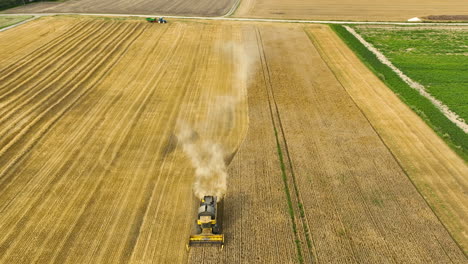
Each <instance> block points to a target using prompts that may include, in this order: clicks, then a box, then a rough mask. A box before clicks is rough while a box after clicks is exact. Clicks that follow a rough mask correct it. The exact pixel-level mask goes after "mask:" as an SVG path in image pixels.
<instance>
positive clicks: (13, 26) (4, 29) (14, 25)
mask: <svg viewBox="0 0 468 264" xmlns="http://www.w3.org/2000/svg"><path fill="white" fill-rule="evenodd" d="M239 1H240V0H239ZM0 16H3V15H0ZM9 16H11V15H9ZM39 17H41V16H37V15H33V17H31V18H29V19H26V20H23V21H20V22H18V23H15V24H13V25H9V26H7V27H4V28H1V29H0V32H3V31H7V30H8V29H12V28H15V27H17V26H20V25H23V24H26V23H28V22H30V21H33V20H35V19H38V18H39Z"/></svg>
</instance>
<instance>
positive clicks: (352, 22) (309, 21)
mask: <svg viewBox="0 0 468 264" xmlns="http://www.w3.org/2000/svg"><path fill="white" fill-rule="evenodd" d="M25 15H31V16H37V17H42V16H61V15H63V16H66V15H79V16H97V17H142V18H145V17H152V16H159V17H161V16H163V17H165V18H174V19H194V20H224V21H251V22H276V23H303V24H338V25H399V26H468V23H412V22H411V23H410V22H371V21H336V20H298V19H271V18H241V17H224V16H218V17H203V16H171V15H164V14H148V15H142V14H105V13H103V14H96V13H21V14H0V16H25Z"/></svg>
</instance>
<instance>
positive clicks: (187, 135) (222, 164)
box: [176, 42, 258, 200]
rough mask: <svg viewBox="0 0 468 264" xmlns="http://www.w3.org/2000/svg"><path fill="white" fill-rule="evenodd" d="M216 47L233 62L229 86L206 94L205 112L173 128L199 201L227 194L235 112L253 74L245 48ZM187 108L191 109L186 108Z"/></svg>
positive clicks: (252, 61)
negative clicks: (230, 144) (188, 162)
mask: <svg viewBox="0 0 468 264" xmlns="http://www.w3.org/2000/svg"><path fill="white" fill-rule="evenodd" d="M220 45H222V46H220V47H218V48H219V49H218V50H220V51H221V52H220V53H221V56H226V58H227V59H229V61H230V63H232V69H233V72H232V77H231V83H230V87H229V88H228V89H225V90H226V91H224V92H223V93H222V94H219V95H210V96H209V95H207V96H206V97H204V98H203V99H202V100H201V102H197V103H203V104H206V113H205V115H203V116H202V118H198V119H197V120H192V122H190V120H186V119H185V118H186V117H180V118H179V120H178V122H177V126H176V136H177V141H178V144H180V146H182V150H183V152H184V153H185V155H186V156H187V157H188V158H189V159H190V162H191V164H192V166H193V168H194V169H195V177H194V183H193V192H194V194H195V196H196V197H197V198H199V199H201V198H203V196H205V195H213V196H217V197H218V199H219V200H221V199H223V198H224V196H225V195H226V191H227V179H228V173H227V166H228V165H229V164H228V163H229V162H230V159H232V157H233V155H234V153H235V152H236V151H237V150H235V149H234V150H233V149H232V146H231V147H230V148H229V146H227V143H228V142H229V140H230V138H229V137H230V136H236V135H232V131H233V130H234V129H235V127H236V123H237V122H238V120H237V119H238V118H239V117H238V116H237V115H238V113H237V109H238V107H239V104H240V103H242V102H245V100H246V99H247V87H248V85H249V82H250V80H251V77H252V76H251V75H252V74H253V73H254V72H255V70H256V69H255V67H256V66H255V65H256V61H257V60H256V59H255V58H257V57H258V56H256V54H251V52H248V50H249V49H247V47H245V46H243V45H240V44H238V43H234V42H229V43H223V44H220ZM189 108H190V107H189Z"/></svg>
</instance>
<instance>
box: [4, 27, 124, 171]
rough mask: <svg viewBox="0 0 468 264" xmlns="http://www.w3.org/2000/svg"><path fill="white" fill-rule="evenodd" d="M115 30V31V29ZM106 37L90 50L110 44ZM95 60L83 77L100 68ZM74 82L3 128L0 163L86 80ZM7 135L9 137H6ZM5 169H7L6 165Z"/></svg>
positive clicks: (78, 79) (84, 69) (85, 68)
mask: <svg viewBox="0 0 468 264" xmlns="http://www.w3.org/2000/svg"><path fill="white" fill-rule="evenodd" d="M115 29H117V27H116V28H115ZM112 32H113V31H112ZM112 32H111V33H112ZM106 37H107V35H102V36H100V38H99V41H98V44H96V45H95V46H93V47H92V48H94V47H97V45H100V44H103V43H107V42H110V41H109V39H106ZM111 41H112V39H111ZM108 47H109V46H108ZM108 47H106V48H108ZM91 51H92V49H91V50H90V51H89V52H91ZM77 56H79V54H77ZM97 58H99V57H93V58H92V59H91V61H90V62H88V63H84V64H85V66H84V68H83V69H82V72H83V75H90V74H91V73H92V70H91V69H96V68H97V66H100V64H93V62H94V61H96V60H97ZM101 63H102V60H101ZM96 65H97V66H96ZM60 77H61V76H58V77H57V78H56V79H59V78H60ZM76 80H77V83H75V84H72V87H71V88H70V89H69V90H65V91H64V93H65V94H58V95H57V97H58V98H56V99H54V100H53V99H52V98H53V97H52V96H53V94H52V95H49V96H47V97H46V98H42V99H41V101H39V102H38V103H37V104H36V105H34V106H32V107H33V108H32V109H29V110H26V111H24V112H22V111H20V112H19V116H17V117H16V119H15V120H14V121H11V122H10V123H8V124H6V126H5V127H4V128H3V130H1V131H0V135H2V137H3V139H4V141H5V142H4V143H3V146H2V147H1V149H0V163H1V162H2V161H3V160H4V159H5V158H6V157H11V156H14V155H13V154H12V153H10V152H11V148H12V147H13V146H15V145H16V144H18V143H19V142H21V140H22V139H23V137H24V136H25V135H26V133H27V132H28V131H30V130H31V129H33V128H34V127H37V126H38V125H40V121H41V120H42V118H44V117H45V116H47V114H48V112H49V111H53V110H54V111H56V108H55V107H57V106H59V105H60V104H61V103H62V101H66V100H67V99H68V100H70V99H71V98H69V96H71V95H73V94H74V93H75V92H78V91H79V90H80V89H79V88H80V86H81V84H82V83H84V82H85V81H86V80H87V78H85V77H82V78H78V77H77V78H76ZM51 102H53V103H52V105H50V104H51ZM34 107H36V108H34ZM41 108H42V109H44V108H45V110H41ZM32 111H35V112H39V114H38V115H37V116H33V115H30V116H31V117H29V119H31V118H32V119H33V120H32V121H30V122H24V120H25V119H26V120H27V118H26V117H27V115H28V114H29V113H32ZM20 121H23V122H22V123H23V125H24V126H23V127H21V126H20V125H18V124H19V122H20ZM11 123H13V124H11ZM10 126H13V128H14V129H13V130H10V129H9V127H10ZM18 131H19V132H18ZM7 133H9V134H10V135H7ZM13 151H14V150H13ZM7 162H8V159H7ZM6 167H8V165H7V166H6ZM1 175H2V174H1V173H0V178H1Z"/></svg>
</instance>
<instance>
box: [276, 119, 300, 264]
mask: <svg viewBox="0 0 468 264" xmlns="http://www.w3.org/2000/svg"><path fill="white" fill-rule="evenodd" d="M273 129H274V130H275V139H276V148H277V151H278V157H279V161H280V167H281V177H282V179H283V183H284V192H285V193H286V199H287V202H288V211H289V216H290V217H291V223H292V229H293V233H294V236H295V237H296V239H295V243H296V249H297V258H298V260H299V263H304V257H303V256H302V250H301V241H300V240H299V239H298V234H297V226H296V221H295V215H294V209H293V203H292V199H291V192H290V190H289V185H288V178H287V176H286V166H285V165H284V159H283V151H282V150H281V145H280V142H279V139H278V131H277V130H276V127H274V126H273Z"/></svg>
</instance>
